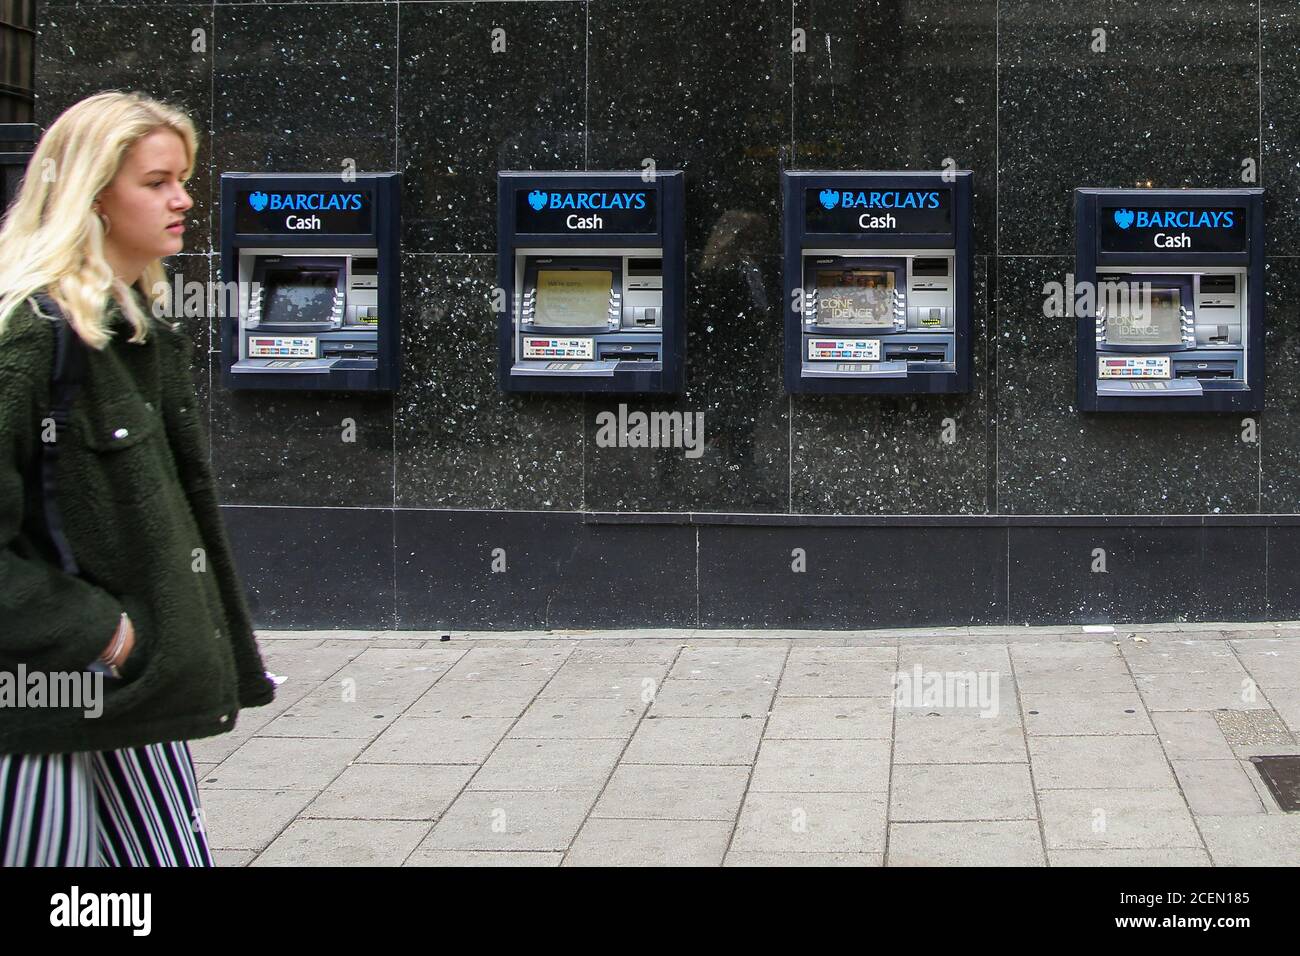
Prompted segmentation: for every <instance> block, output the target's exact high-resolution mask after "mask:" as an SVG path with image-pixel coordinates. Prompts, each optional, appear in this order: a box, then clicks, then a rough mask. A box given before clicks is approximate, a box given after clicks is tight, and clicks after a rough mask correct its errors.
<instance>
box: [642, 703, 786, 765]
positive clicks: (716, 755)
mask: <svg viewBox="0 0 1300 956" xmlns="http://www.w3.org/2000/svg"><path fill="white" fill-rule="evenodd" d="M762 734H763V721H761V720H744V719H742V718H738V717H655V716H654V715H653V714H651V715H649V716H647V717H646V719H645V720H643V721H641V723H640V724H639V725H638V726H637V729H636V733H635V734H633V735H632V742H631V743H630V744H629V745H628V748H627V752H626V753H625V754H624V755H623V762H624V763H648V764H725V765H732V764H740V765H744V766H748V765H750V764H752V763H753V762H754V759H755V757H756V756H757V754H758V743H759V739H760V738H761V737H762Z"/></svg>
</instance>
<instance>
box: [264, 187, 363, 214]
mask: <svg viewBox="0 0 1300 956" xmlns="http://www.w3.org/2000/svg"><path fill="white" fill-rule="evenodd" d="M248 204H249V205H250V206H251V207H253V211H254V212H261V211H262V210H264V209H268V208H269V209H270V210H271V211H273V212H280V211H283V210H290V211H294V212H301V211H311V212H321V211H331V210H335V211H344V212H347V211H351V212H356V211H359V210H360V209H361V193H264V192H262V191H260V190H259V191H257V192H252V193H249V194H248Z"/></svg>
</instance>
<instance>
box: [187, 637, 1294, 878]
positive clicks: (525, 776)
mask: <svg viewBox="0 0 1300 956" xmlns="http://www.w3.org/2000/svg"><path fill="white" fill-rule="evenodd" d="M439 636H440V635H438V634H436V633H427V632H409V631H407V632H399V631H386V632H347V631H315V632H283V631H281V632H269V631H263V632H261V633H260V635H259V637H260V639H261V640H262V646H263V649H264V651H265V654H266V658H267V664H268V667H269V668H270V670H271V671H272V672H273V673H274V674H276V675H281V676H283V677H284V678H285V680H284V682H283V683H282V684H281V686H280V689H279V696H278V699H277V700H276V702H275V703H274V704H273V705H271V706H269V707H265V708H259V709H256V710H249V711H244V712H243V713H241V715H240V718H239V723H238V726H237V727H236V728H235V730H234V731H233V732H232V733H230V734H226V735H224V736H221V737H215V738H209V739H206V740H200V741H195V742H194V743H193V744H192V748H193V752H194V757H195V760H196V761H197V762H198V772H199V779H200V781H201V787H202V794H203V802H204V807H205V815H206V820H207V827H208V831H209V835H210V838H211V841H212V845H213V847H214V848H216V850H217V853H216V855H217V858H218V863H219V864H221V865H227V866H230V865H235V866H238V865H246V864H252V865H256V866H277V865H295V864H308V865H329V866H337V865H392V866H397V865H405V866H439V865H458V864H471V865H509V866H513V865H525V866H527V865H536V866H557V865H566V866H577V865H584V864H697V865H708V866H716V865H719V864H727V865H747V864H752V865H767V864H814V865H815V864H838V865H866V866H879V865H882V864H884V865H890V866H906V865H915V864H970V865H995V864H1001V865H1026V866H1042V865H1054V866H1060V865H1064V866H1071V865H1097V866H1125V865H1147V864H1151V865H1165V864H1169V865H1287V864H1290V865H1295V864H1297V863H1300V813H1283V812H1281V811H1280V810H1279V808H1278V806H1277V804H1276V802H1275V801H1274V800H1273V798H1272V796H1271V794H1270V793H1269V792H1268V791H1267V789H1266V788H1265V786H1264V784H1263V782H1262V781H1261V779H1260V777H1259V775H1258V771H1257V769H1256V768H1255V766H1254V764H1253V763H1252V762H1251V760H1250V757H1252V756H1254V755H1259V754H1300V741H1298V740H1297V737H1296V734H1297V733H1300V624H1297V623H1288V624H1285V625H1264V624H1255V625H1230V624H1219V625H1176V624H1167V625H1142V626H1132V627H1123V626H1120V627H1117V629H1116V630H1115V631H1114V633H1109V632H1105V631H1096V630H1088V631H1085V630H1083V629H1082V628H1077V627H1075V628H1057V629H1051V628H1018V629H1006V628H1002V629H998V628H941V629H933V630H923V631H876V632H843V631H819V632H811V631H804V632H791V631H784V632H783V631H714V630H700V631H691V630H677V631H622V632H578V631H572V632H564V633H558V632H557V633H549V632H548V633H498V632H492V633H483V632H478V633H467V632H452V633H451V640H450V641H441V640H439V639H438V638H439Z"/></svg>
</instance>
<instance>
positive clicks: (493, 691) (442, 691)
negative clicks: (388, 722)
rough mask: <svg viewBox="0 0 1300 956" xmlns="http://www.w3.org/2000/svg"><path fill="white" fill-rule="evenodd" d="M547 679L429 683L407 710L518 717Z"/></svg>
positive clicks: (428, 714)
mask: <svg viewBox="0 0 1300 956" xmlns="http://www.w3.org/2000/svg"><path fill="white" fill-rule="evenodd" d="M544 685H545V679H544V678H543V679H538V680H534V681H528V680H448V679H447V678H445V677H444V678H443V679H442V680H440V681H438V683H436V684H434V685H433V686H432V687H430V688H429V689H428V690H427V691H425V693H424V694H423V695H422V696H421V697H420V698H419V699H418V700H416V701H415V703H413V704H411V706H410V707H408V708H407V710H406V715H407V716H408V717H457V718H458V717H518V716H519V715H520V714H522V713H523V712H524V711H525V710H526V709H527V708H528V705H529V704H530V703H532V701H533V698H534V697H536V696H537V695H538V694H539V693H540V692H541V690H542V687H543V686H544Z"/></svg>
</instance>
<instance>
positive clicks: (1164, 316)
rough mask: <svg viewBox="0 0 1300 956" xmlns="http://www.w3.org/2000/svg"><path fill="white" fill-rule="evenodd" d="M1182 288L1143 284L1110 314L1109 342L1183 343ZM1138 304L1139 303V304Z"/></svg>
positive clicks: (1117, 343) (1144, 343)
mask: <svg viewBox="0 0 1300 956" xmlns="http://www.w3.org/2000/svg"><path fill="white" fill-rule="evenodd" d="M1181 305H1182V293H1181V291H1180V290H1178V289H1146V288H1139V289H1138V290H1135V291H1134V293H1133V294H1132V295H1131V296H1129V297H1127V301H1124V299H1123V298H1121V300H1120V301H1119V303H1118V304H1117V305H1116V307H1114V308H1113V309H1111V310H1108V311H1107V314H1106V342H1107V343H1108V344H1110V345H1152V346H1161V345H1164V346H1173V345H1181V344H1182V341H1183V328H1182V319H1181V313H1180V311H1179V307H1180V306H1181ZM1135 306H1136V307H1135Z"/></svg>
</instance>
